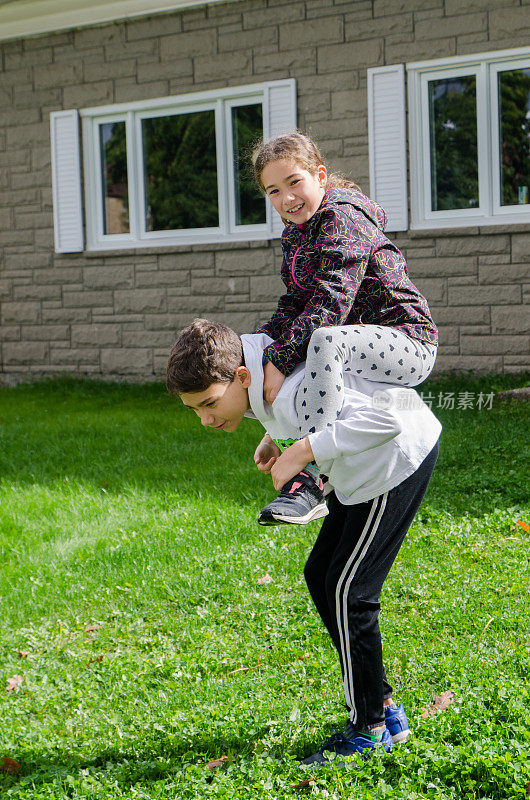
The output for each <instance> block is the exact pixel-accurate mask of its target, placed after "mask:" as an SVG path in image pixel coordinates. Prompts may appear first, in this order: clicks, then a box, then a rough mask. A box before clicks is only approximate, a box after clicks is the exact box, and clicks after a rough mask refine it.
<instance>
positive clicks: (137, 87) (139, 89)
mask: <svg viewBox="0 0 530 800" xmlns="http://www.w3.org/2000/svg"><path fill="white" fill-rule="evenodd" d="M167 94H169V88H168V82H167V81H156V82H154V83H136V82H135V81H129V80H123V81H115V83H114V100H115V102H116V103H132V102H133V101H135V100H150V99H151V98H153V97H165V96H166V95H167Z"/></svg>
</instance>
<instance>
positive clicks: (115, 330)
mask: <svg viewBox="0 0 530 800" xmlns="http://www.w3.org/2000/svg"><path fill="white" fill-rule="evenodd" d="M120 334H121V329H120V326H119V325H115V324H112V323H109V324H107V325H72V345H74V346H75V347H86V346H89V347H100V346H105V345H106V346H108V345H119V344H120Z"/></svg>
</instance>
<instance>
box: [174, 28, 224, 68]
mask: <svg viewBox="0 0 530 800" xmlns="http://www.w3.org/2000/svg"><path fill="white" fill-rule="evenodd" d="M216 50H217V31H216V30H206V31H196V32H192V31H188V32H186V33H177V34H175V35H173V36H163V37H162V38H161V39H160V60H161V61H162V62H164V61H173V60H174V59H176V58H194V57H197V58H202V57H203V56H206V55H208V54H211V53H215V52H216Z"/></svg>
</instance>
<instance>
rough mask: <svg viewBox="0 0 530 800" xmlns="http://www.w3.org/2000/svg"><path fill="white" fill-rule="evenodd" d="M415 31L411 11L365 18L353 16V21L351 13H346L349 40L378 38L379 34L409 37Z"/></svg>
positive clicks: (346, 32)
mask: <svg viewBox="0 0 530 800" xmlns="http://www.w3.org/2000/svg"><path fill="white" fill-rule="evenodd" d="M413 32H414V25H413V15H412V14H411V13H409V14H396V15H392V16H386V17H379V18H377V19H363V20H360V19H357V18H355V17H353V19H352V20H351V21H350V20H349V15H348V14H346V27H345V39H346V41H347V42H350V41H354V42H358V41H360V40H362V39H377V38H378V37H379V36H385V37H389V36H392V35H396V34H398V35H399V36H403V35H407V37H408V36H411V35H412V34H413Z"/></svg>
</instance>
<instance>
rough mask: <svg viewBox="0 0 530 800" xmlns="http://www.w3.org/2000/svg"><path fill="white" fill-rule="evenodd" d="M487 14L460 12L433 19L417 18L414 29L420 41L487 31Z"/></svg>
mask: <svg viewBox="0 0 530 800" xmlns="http://www.w3.org/2000/svg"><path fill="white" fill-rule="evenodd" d="M487 24H488V17H487V14H485V13H484V14H459V15H458V16H454V17H449V16H446V17H443V18H442V17H440V18H439V19H436V20H432V19H428V20H416V22H415V26H414V31H415V36H416V39H417V40H418V41H426V40H428V39H438V38H440V39H443V38H445V37H447V36H461V35H462V34H468V33H477V32H481V33H485V32H486V31H487Z"/></svg>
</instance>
